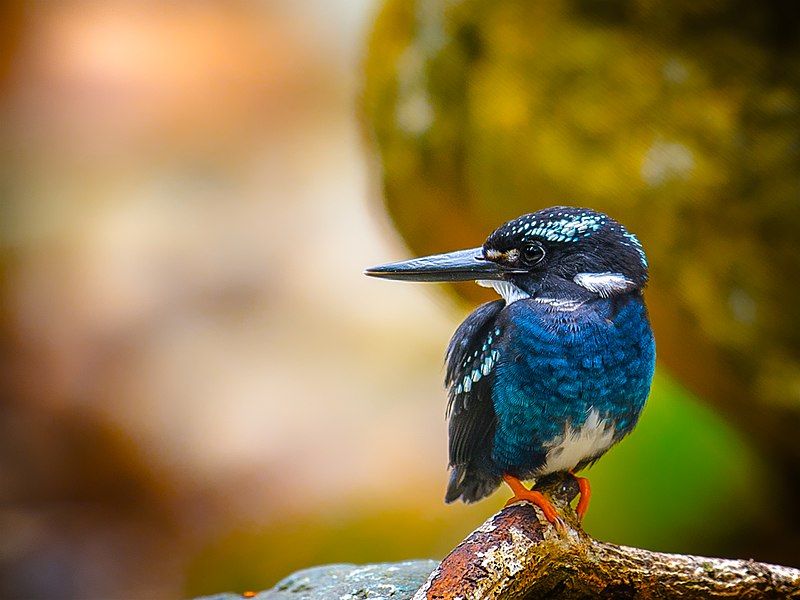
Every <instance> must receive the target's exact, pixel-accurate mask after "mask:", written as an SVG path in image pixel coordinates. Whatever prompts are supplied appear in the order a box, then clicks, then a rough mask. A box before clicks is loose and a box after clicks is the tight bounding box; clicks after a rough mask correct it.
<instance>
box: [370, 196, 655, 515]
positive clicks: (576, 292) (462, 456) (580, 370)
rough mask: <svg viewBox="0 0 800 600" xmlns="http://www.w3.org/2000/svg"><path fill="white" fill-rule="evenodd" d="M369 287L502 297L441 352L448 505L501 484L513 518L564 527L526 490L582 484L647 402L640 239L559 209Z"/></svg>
mask: <svg viewBox="0 0 800 600" xmlns="http://www.w3.org/2000/svg"><path fill="white" fill-rule="evenodd" d="M365 274H366V275H370V276H373V277H381V278H385V279H397V280H404V281H429V282H430V281H434V282H444V281H465V280H473V281H476V282H477V283H478V284H479V285H482V286H486V287H491V288H494V290H495V291H496V292H497V294H499V296H500V298H499V299H497V300H494V301H492V302H488V303H486V304H483V305H481V306H480V307H478V308H477V309H476V310H475V311H474V312H472V313H471V314H470V315H469V316H468V317H467V318H466V319H465V320H464V322H463V323H462V324H461V325H460V326H459V327H458V329H457V330H456V332H455V334H453V337H452V339H451V340H450V344H449V345H448V347H447V352H446V359H445V360H446V369H445V385H446V387H447V391H448V408H447V417H448V419H449V421H448V434H449V435H448V437H449V463H450V464H449V466H450V480H449V483H448V485H447V492H446V494H445V502H447V503H450V502H454V501H455V500H458V499H461V500H462V501H464V502H475V501H478V500H480V499H482V498H484V497H486V496H488V495H489V494H491V493H492V492H494V491H495V490H496V489H497V488H498V487H499V486H500V485H501V483H502V482H505V483H506V484H507V485H508V486H509V487H510V488H511V491H512V493H513V496H512V497H511V499H510V500H509V501H508V502H507V504H506V505H510V504H513V503H516V502H520V501H528V502H531V503H533V504H535V505H536V506H538V507H539V508H540V509H541V510H542V513H543V514H544V516H545V518H547V519H548V520H549V521H550V522H551V523H554V524H559V523H560V519H559V517H558V514H557V512H556V510H555V508H554V507H553V505H552V504H551V503H550V501H549V500H548V499H547V498H546V497H545V496H544V495H543V494H542V493H541V492H539V491H537V490H534V489H529V488H527V487H525V485H524V484H523V482H524V481H530V480H539V479H541V478H543V477H545V476H548V475H550V474H554V473H560V472H567V473H570V474H571V475H572V476H574V477H575V478H576V480H577V482H578V486H579V489H580V497H579V501H578V504H577V507H576V512H577V515H578V517H579V518H580V519H583V517H584V515H585V514H586V510H587V509H588V507H589V498H590V496H591V488H590V485H589V481H588V479H586V478H585V477H579V476H578V475H577V473H578V472H579V471H580V470H582V469H584V468H585V467H588V466H590V465H592V464H594V462H595V461H597V460H598V459H599V458H600V457H601V456H602V455H603V454H605V453H606V452H607V451H608V450H609V448H611V447H612V446H613V445H614V444H616V443H617V442H619V441H620V440H621V439H622V438H624V437H625V436H626V435H627V434H629V433H630V432H631V431H632V430H633V428H634V427H635V426H636V423H637V421H638V419H639V415H640V414H641V412H642V409H643V408H644V405H645V401H646V400H647V396H648V394H649V392H650V384H651V381H652V378H653V372H654V369H655V357H656V352H655V340H654V337H653V332H652V329H651V328H650V322H649V318H648V314H647V308H646V306H645V302H644V297H643V290H644V288H645V286H646V284H647V279H648V264H647V257H646V256H645V252H644V249H643V248H642V244H641V243H640V242H639V240H638V239H637V237H636V236H635V235H634V234H633V233H631V232H629V231H628V230H627V229H626V228H625V227H623V226H622V225H621V224H620V223H619V222H617V221H615V220H614V219H612V218H611V217H609V216H608V215H605V214H603V213H600V212H597V211H594V210H591V209H588V208H575V207H567V206H555V207H552V208H547V209H543V210H540V211H537V212H534V213H530V214H526V215H523V216H521V217H518V218H516V219H513V220H511V221H508V222H507V223H505V224H503V225H501V226H500V227H498V228H497V229H496V230H495V231H493V232H492V233H491V234H490V235H489V237H488V238H486V241H485V242H484V243H483V246H481V247H478V248H472V249H470V250H460V251H456V252H449V253H446V254H436V255H432V256H426V257H422V258H416V259H412V260H406V261H400V262H394V263H389V264H385V265H381V266H377V267H373V268H370V269H367V270H366V271H365Z"/></svg>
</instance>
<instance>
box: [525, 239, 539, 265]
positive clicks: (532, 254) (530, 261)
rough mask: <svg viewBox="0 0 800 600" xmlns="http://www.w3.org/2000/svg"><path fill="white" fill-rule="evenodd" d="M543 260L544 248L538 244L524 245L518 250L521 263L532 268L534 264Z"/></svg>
mask: <svg viewBox="0 0 800 600" xmlns="http://www.w3.org/2000/svg"><path fill="white" fill-rule="evenodd" d="M543 258H544V247H542V245H541V244H540V243H539V242H532V243H530V244H525V245H524V246H523V247H522V248H520V259H521V261H522V262H523V263H524V264H526V265H528V266H529V267H532V266H534V265H536V264H539V263H540V262H542V259H543Z"/></svg>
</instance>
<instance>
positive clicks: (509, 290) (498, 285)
mask: <svg viewBox="0 0 800 600" xmlns="http://www.w3.org/2000/svg"><path fill="white" fill-rule="evenodd" d="M475 283H477V284H478V285H479V286H481V287H488V288H493V289H494V291H495V292H497V293H498V294H500V295H501V296H502V297H503V300H505V301H506V304H507V305H508V304H511V303H512V302H516V301H517V300H524V299H525V298H530V297H531V295H530V294H529V293H528V292H526V291H525V290H523V289H522V288H519V287H517V286H516V285H514V284H513V283H511V282H510V281H498V280H495V279H479V280H478V281H476V282H475Z"/></svg>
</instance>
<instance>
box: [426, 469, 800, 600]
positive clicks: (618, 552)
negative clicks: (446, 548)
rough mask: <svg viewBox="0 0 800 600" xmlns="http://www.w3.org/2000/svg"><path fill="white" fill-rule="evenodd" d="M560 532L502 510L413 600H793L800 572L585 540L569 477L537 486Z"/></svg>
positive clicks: (532, 512)
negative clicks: (550, 504)
mask: <svg viewBox="0 0 800 600" xmlns="http://www.w3.org/2000/svg"><path fill="white" fill-rule="evenodd" d="M537 488H538V489H540V490H541V491H542V492H544V493H545V494H546V495H547V496H548V497H550V498H551V500H552V502H553V504H554V505H555V506H556V508H557V509H558V511H559V513H561V514H562V515H563V519H564V524H563V527H561V528H560V530H559V529H558V528H556V527H553V526H552V525H551V524H550V523H548V522H547V521H546V520H545V519H544V516H543V515H542V512H541V511H540V510H539V508H538V507H534V506H532V505H531V504H528V503H521V504H516V505H513V506H510V507H507V508H505V509H503V510H502V511H500V512H499V513H497V514H496V515H494V516H493V517H491V518H490V519H489V520H487V521H486V522H485V523H484V524H483V525H481V526H480V527H478V529H476V530H475V531H474V532H473V533H472V534H470V535H469V537H467V538H466V539H465V540H464V541H463V542H461V543H460V544H459V545H458V546H457V547H456V548H455V549H454V550H453V551H452V552H451V553H450V554H449V555H448V556H447V557H446V558H445V559H444V560H443V561H442V562H441V564H440V565H439V567H438V568H437V569H436V570H434V571H433V573H431V575H430V577H429V579H428V581H427V582H426V583H425V585H423V586H422V588H420V590H419V591H418V592H417V593H416V595H415V596H414V600H433V599H436V600H444V599H453V600H455V599H457V598H459V599H461V600H469V599H473V598H474V599H479V598H480V599H490V598H504V599H515V598H567V599H570V598H597V597H603V598H626V599H629V598H653V599H666V598H681V599H686V598H710V599H713V598H729V599H733V598H736V599H738V598H743V599H757V598H800V570H798V569H793V568H789V567H781V566H776V565H770V564H766V563H759V562H756V561H752V560H729V559H720V558H704V557H700V556H689V555H679V554H665V553H662V552H651V551H649V550H642V549H638V548H629V547H626V546H617V545H615V544H608V543H604V542H598V541H596V540H594V539H592V538H591V537H589V536H588V535H587V534H586V532H584V531H583V529H582V528H581V526H580V523H579V522H578V521H577V519H576V518H575V516H574V511H573V510H572V509H571V508H570V506H569V503H570V502H571V501H572V500H573V499H574V498H575V496H576V495H577V493H578V489H577V485H576V484H575V482H574V480H573V479H572V478H571V477H568V476H564V477H556V478H551V479H550V480H548V481H545V482H542V483H541V484H540V485H537Z"/></svg>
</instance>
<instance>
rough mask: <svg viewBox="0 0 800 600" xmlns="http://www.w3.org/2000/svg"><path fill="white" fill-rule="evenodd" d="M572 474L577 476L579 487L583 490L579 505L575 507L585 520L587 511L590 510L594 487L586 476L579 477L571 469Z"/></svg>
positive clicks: (580, 516)
mask: <svg viewBox="0 0 800 600" xmlns="http://www.w3.org/2000/svg"><path fill="white" fill-rule="evenodd" d="M570 474H571V475H572V476H573V477H574V478H575V481H577V482H578V489H580V491H581V494H580V499H579V500H578V506H576V507H575V512H576V513H578V519H579V520H581V521H583V517H584V515H586V511H587V510H589V499H590V498H591V497H592V487H591V486H590V485H589V480H588V479H586V477H578V476H577V475H575V473H573V472H572V471H570Z"/></svg>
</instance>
